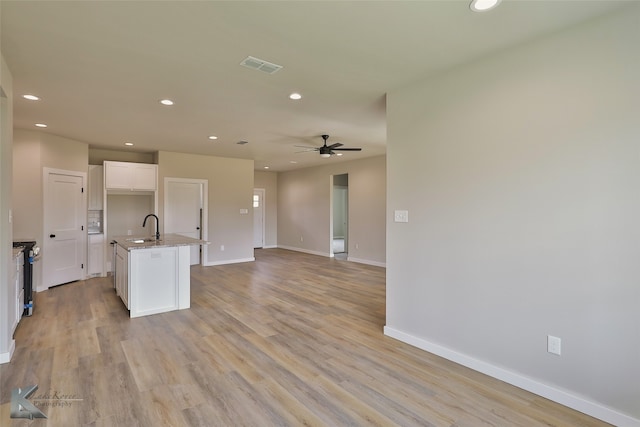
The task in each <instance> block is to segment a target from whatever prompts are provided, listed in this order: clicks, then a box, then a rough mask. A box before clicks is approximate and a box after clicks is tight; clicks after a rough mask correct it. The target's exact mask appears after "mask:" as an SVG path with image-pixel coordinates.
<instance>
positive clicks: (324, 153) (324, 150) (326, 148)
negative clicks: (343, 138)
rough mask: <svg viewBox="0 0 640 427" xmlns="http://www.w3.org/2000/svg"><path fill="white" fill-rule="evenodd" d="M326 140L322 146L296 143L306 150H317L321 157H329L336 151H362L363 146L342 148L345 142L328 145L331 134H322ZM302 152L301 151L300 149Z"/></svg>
mask: <svg viewBox="0 0 640 427" xmlns="http://www.w3.org/2000/svg"><path fill="white" fill-rule="evenodd" d="M320 136H321V137H322V139H323V140H324V145H323V146H322V147H307V146H304V145H296V147H300V148H306V150H304V151H317V152H319V153H320V157H322V158H329V157H331V156H332V155H334V154H336V153H334V151H362V148H340V147H342V146H343V145H344V144H341V143H339V142H336V143H333V144H331V145H327V139H329V135H320ZM299 152H301V151H299Z"/></svg>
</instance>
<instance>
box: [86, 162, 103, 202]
mask: <svg viewBox="0 0 640 427" xmlns="http://www.w3.org/2000/svg"><path fill="white" fill-rule="evenodd" d="M88 184H89V185H88V187H89V191H88V194H87V197H88V199H89V202H88V203H89V207H88V209H89V210H90V211H100V210H102V199H103V196H102V194H103V192H104V171H103V168H102V166H99V165H89V183H88Z"/></svg>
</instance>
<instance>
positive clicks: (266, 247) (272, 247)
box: [262, 245, 278, 249]
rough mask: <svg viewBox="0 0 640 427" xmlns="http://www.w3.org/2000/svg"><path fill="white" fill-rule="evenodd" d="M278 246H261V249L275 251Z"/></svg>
mask: <svg viewBox="0 0 640 427" xmlns="http://www.w3.org/2000/svg"><path fill="white" fill-rule="evenodd" d="M277 247H278V245H269V246H263V247H262V249H276V248H277Z"/></svg>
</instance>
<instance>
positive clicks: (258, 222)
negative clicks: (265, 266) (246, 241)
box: [253, 188, 265, 248]
mask: <svg viewBox="0 0 640 427" xmlns="http://www.w3.org/2000/svg"><path fill="white" fill-rule="evenodd" d="M264 192H265V191H264V188H254V189H253V247H254V248H262V247H264Z"/></svg>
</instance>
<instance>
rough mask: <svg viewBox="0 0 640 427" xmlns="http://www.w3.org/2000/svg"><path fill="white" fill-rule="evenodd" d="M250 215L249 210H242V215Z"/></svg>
mask: <svg viewBox="0 0 640 427" xmlns="http://www.w3.org/2000/svg"><path fill="white" fill-rule="evenodd" d="M248 213H249V209H240V215H246V214H248Z"/></svg>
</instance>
